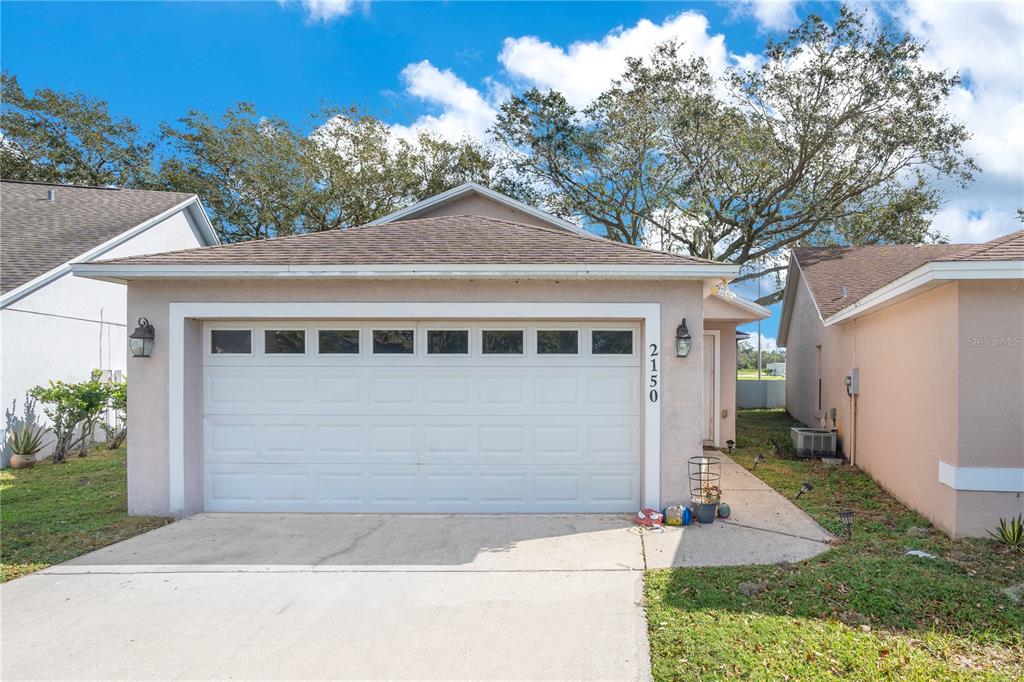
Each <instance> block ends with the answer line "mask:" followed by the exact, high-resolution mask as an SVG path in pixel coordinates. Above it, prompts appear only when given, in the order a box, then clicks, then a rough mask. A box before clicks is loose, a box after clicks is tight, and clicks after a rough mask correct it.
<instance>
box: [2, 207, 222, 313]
mask: <svg viewBox="0 0 1024 682" xmlns="http://www.w3.org/2000/svg"><path fill="white" fill-rule="evenodd" d="M183 210H187V211H188V212H189V215H190V216H191V218H192V220H191V223H192V224H194V225H195V226H196V228H197V229H198V230H199V232H200V234H199V235H197V236H198V237H200V241H202V242H205V244H204V246H212V245H215V244H219V243H220V239H219V238H218V237H217V233H216V232H215V231H214V229H213V225H211V224H210V219H209V218H208V217H207V215H206V211H205V210H204V209H203V206H202V204H201V203H200V202H199V199H198V198H197V197H194V196H193V197H190V198H188V199H186V200H185V201H183V202H181V203H180V204H177V205H175V206H172V207H171V208H169V209H167V210H166V211H164V212H163V213H160V214H158V215H155V216H153V217H152V218H149V219H148V220H146V221H144V222H141V223H139V224H138V225H136V226H135V227H132V228H129V229H127V230H125V231H124V232H122V233H121V234H119V235H117V236H116V237H113V238H112V239H108V240H107V241H105V242H103V243H102V244H100V245H98V246H94V247H93V248H91V249H89V250H88V251H86V252H85V253H83V254H80V255H78V256H76V257H75V258H73V259H72V260H69V261H67V262H66V263H63V264H61V265H58V266H57V267H55V268H53V269H51V270H48V271H46V272H44V273H43V274H41V275H38V276H36V277H34V278H32V279H30V280H29V281H27V282H25V283H24V284H21V285H19V286H17V287H15V288H14V289H11V290H10V291H8V292H7V293H6V294H4V295H3V296H0V309H2V308H6V307H7V306H9V305H11V304H12V303H16V302H17V301H19V300H21V299H23V298H25V297H26V296H28V295H29V294H31V293H32V292H33V291H36V290H38V289H41V288H43V287H44V286H46V285H47V284H49V283H50V282H52V281H54V280H56V279H59V278H60V277H62V276H64V275H66V274H68V273H69V272H70V273H72V274H78V273H77V272H76V270H77V268H78V266H80V265H83V264H86V262H87V261H92V260H95V259H96V258H99V257H100V256H102V255H103V254H105V253H107V252H108V251H110V250H111V249H114V248H115V247H118V246H120V245H121V244H123V243H125V242H126V241H128V240H129V239H132V238H134V237H136V236H138V235H140V234H142V233H143V232H145V231H146V230H148V229H150V228H151V227H153V226H155V225H157V224H159V223H161V222H163V221H164V220H166V219H167V218H169V217H171V216H172V215H174V214H175V213H177V212H179V211H183ZM97 279H98V278H97Z"/></svg>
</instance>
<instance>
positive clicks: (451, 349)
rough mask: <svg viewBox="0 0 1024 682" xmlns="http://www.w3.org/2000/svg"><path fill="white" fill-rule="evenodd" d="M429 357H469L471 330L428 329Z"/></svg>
mask: <svg viewBox="0 0 1024 682" xmlns="http://www.w3.org/2000/svg"><path fill="white" fill-rule="evenodd" d="M427 355H469V330H468V329H428V330H427Z"/></svg>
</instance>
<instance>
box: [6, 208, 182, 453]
mask: <svg viewBox="0 0 1024 682" xmlns="http://www.w3.org/2000/svg"><path fill="white" fill-rule="evenodd" d="M197 234H198V233H197V230H196V228H195V226H194V224H193V223H192V220H191V219H190V218H189V217H188V214H187V212H186V211H179V212H177V213H175V214H173V215H171V216H168V217H167V218H166V219H165V220H163V221H161V222H160V223H158V224H156V225H153V226H152V227H150V228H149V229H147V230H146V231H144V232H142V233H140V234H138V235H136V236H134V237H132V238H131V239H128V240H127V241H125V242H124V243H122V244H119V245H118V246H116V247H114V248H112V249H111V250H109V251H107V252H106V253H104V254H103V256H101V257H103V258H114V257H120V256H129V255H138V254H144V253H153V252H155V251H165V250H172V249H186V248H192V247H196V246H200V245H201V242H200V239H199V237H198V236H197ZM126 315H127V299H126V291H125V287H124V285H121V284H112V283H110V282H101V281H97V280H91V279H83V278H81V277H74V276H73V275H71V274H70V273H67V274H64V275H61V276H60V277H58V278H56V279H54V280H53V281H51V282H49V283H47V284H46V285H45V286H42V287H40V288H39V289H37V290H35V291H33V292H32V293H30V294H28V295H27V296H25V297H23V298H21V299H19V300H17V301H14V302H13V303H12V304H10V305H9V306H8V307H6V308H3V309H2V310H0V400H2V401H3V403H2V404H3V407H4V409H10V407H11V403H12V402H16V403H17V412H18V414H19V416H20V415H21V412H22V402H23V400H24V397H25V395H26V393H27V392H28V391H29V389H31V388H33V387H34V386H39V385H45V384H46V383H47V382H48V381H50V380H61V381H84V380H85V379H88V378H89V374H90V372H91V371H92V370H93V369H103V370H121V371H124V370H125V369H126V364H125V358H126V355H127V335H128V333H129V331H130V329H128V319H127V317H126ZM131 321H132V322H134V318H132V320H131ZM132 328H134V326H133V327H132ZM39 413H40V417H42V418H43V420H44V421H45V417H43V415H42V410H39ZM4 452H5V454H4V458H3V465H4V466H6V464H7V453H6V448H5V449H4Z"/></svg>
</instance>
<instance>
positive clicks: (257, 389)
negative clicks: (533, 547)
mask: <svg viewBox="0 0 1024 682" xmlns="http://www.w3.org/2000/svg"><path fill="white" fill-rule="evenodd" d="M204 339H205V341H204V343H205V348H204V381H203V383H204V385H203V402H204V405H203V411H204V419H203V423H204V440H205V447H204V449H205V453H204V454H205V462H204V497H205V506H206V509H207V510H210V511H295V512H318V511H338V512H356V511H359V512H363V511H390V512H499V511H505V512H553V511H595V512H596V511H632V510H634V509H636V508H637V507H638V505H639V501H640V440H641V427H640V424H641V418H640V415H641V407H642V404H641V403H642V389H643V384H642V375H641V368H640V355H639V353H640V350H641V347H640V338H639V331H638V327H637V326H636V325H633V324H628V323H621V322H610V323H607V324H604V323H600V322H585V323H584V322H565V323H560V324H559V323H551V322H544V323H530V322H507V321H506V322H499V321H495V322H487V321H482V322H480V321H478V322H473V323H466V322H462V323H431V322H424V321H417V322H407V321H405V322H404V321H391V320H389V321H387V323H381V322H380V321H377V322H342V321H330V322H315V321H310V322H305V321H299V322H294V323H293V322H287V323H286V322H280V321H277V322H252V323H241V324H240V323H237V322H231V323H224V324H219V323H216V322H207V323H206V324H205V325H204Z"/></svg>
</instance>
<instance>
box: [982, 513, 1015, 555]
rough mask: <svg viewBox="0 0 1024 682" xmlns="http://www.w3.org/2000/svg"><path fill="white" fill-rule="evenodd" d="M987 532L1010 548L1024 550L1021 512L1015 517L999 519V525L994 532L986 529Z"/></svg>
mask: <svg viewBox="0 0 1024 682" xmlns="http://www.w3.org/2000/svg"><path fill="white" fill-rule="evenodd" d="M988 534H989V535H991V536H992V537H994V538H995V539H996V540H999V542H1001V543H1003V544H1004V545H1006V546H1008V547H1009V548H1010V549H1012V550H1014V551H1017V552H1024V516H1022V515H1021V514H1018V515H1017V518H1015V519H1014V518H1011V519H1009V520H1007V519H999V527H998V528H996V530H995V532H992V531H988Z"/></svg>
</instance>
